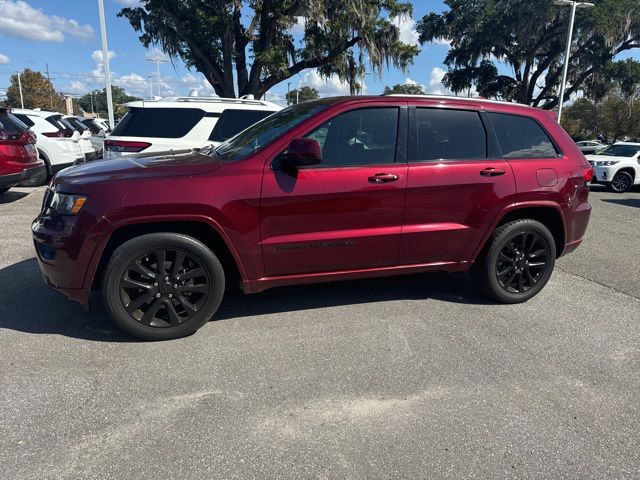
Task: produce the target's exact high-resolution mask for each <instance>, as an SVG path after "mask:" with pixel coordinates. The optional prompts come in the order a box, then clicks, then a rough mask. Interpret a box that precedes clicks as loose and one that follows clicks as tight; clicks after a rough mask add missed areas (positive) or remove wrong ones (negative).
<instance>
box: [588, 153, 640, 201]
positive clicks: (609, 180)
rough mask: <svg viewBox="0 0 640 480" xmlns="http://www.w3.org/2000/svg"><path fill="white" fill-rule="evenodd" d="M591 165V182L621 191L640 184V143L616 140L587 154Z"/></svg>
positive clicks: (614, 190)
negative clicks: (595, 151) (601, 148)
mask: <svg viewBox="0 0 640 480" xmlns="http://www.w3.org/2000/svg"><path fill="white" fill-rule="evenodd" d="M587 160H588V161H589V163H590V164H591V166H592V167H593V183H602V184H605V185H606V186H607V187H609V190H611V191H613V192H618V193H623V192H627V191H629V190H631V188H632V187H633V186H634V185H639V184H640V143H631V142H618V143H614V144H613V145H610V146H608V147H607V148H605V149H603V150H600V151H598V152H597V153H595V154H593V155H587Z"/></svg>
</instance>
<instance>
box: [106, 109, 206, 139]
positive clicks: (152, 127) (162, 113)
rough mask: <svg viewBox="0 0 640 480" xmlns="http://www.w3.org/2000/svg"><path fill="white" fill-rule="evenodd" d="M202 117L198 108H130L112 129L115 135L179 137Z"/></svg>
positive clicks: (202, 114)
mask: <svg viewBox="0 0 640 480" xmlns="http://www.w3.org/2000/svg"><path fill="white" fill-rule="evenodd" d="M202 117H204V110H200V109H199V108H132V109H131V110H129V112H128V113H127V114H126V115H125V116H124V118H123V119H122V120H121V121H120V123H118V125H117V126H116V128H115V129H114V130H113V136H116V137H159V138H181V137H184V136H185V135H186V134H187V133H189V132H190V131H191V129H192V128H193V127H195V126H196V124H197V123H198V122H199V121H200V119H201V118H202Z"/></svg>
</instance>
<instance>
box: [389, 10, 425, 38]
mask: <svg viewBox="0 0 640 480" xmlns="http://www.w3.org/2000/svg"><path fill="white" fill-rule="evenodd" d="M391 22H392V23H393V24H394V25H395V26H396V27H398V29H399V30H400V41H401V42H402V43H406V44H407V45H418V44H419V43H420V42H419V41H418V39H419V38H420V35H419V34H418V32H417V31H416V21H415V20H414V19H413V18H411V16H409V15H402V16H399V17H392V18H391Z"/></svg>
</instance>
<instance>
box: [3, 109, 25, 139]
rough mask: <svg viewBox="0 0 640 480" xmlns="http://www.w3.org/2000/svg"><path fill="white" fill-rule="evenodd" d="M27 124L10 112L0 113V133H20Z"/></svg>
mask: <svg viewBox="0 0 640 480" xmlns="http://www.w3.org/2000/svg"><path fill="white" fill-rule="evenodd" d="M26 129H27V126H26V125H24V123H22V122H21V121H20V119H18V118H16V117H14V116H13V115H12V114H10V113H0V133H3V134H5V135H21V134H22V133H23V132H24V131H25V130H26Z"/></svg>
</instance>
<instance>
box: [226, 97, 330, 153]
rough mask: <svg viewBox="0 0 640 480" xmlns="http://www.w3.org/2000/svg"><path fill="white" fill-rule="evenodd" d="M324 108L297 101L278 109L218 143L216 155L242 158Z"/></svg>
mask: <svg viewBox="0 0 640 480" xmlns="http://www.w3.org/2000/svg"><path fill="white" fill-rule="evenodd" d="M325 108H327V107H326V105H318V104H316V103H299V104H297V105H293V106H291V107H289V108H285V109H284V110H280V111H279V112H277V113H274V114H273V115H270V116H269V117H267V118H265V119H264V120H261V121H259V122H258V123H256V124H254V125H253V126H251V127H249V128H247V129H246V130H243V131H242V132H240V133H239V134H238V135H236V136H235V137H232V138H230V139H229V140H227V141H226V142H224V143H222V144H220V146H219V147H218V148H216V149H215V153H216V156H218V157H221V158H224V159H227V160H242V159H243V158H246V157H248V156H249V155H251V154H253V153H255V152H257V151H258V150H260V149H261V148H263V147H266V146H267V145H268V144H269V143H271V142H272V141H274V140H275V139H276V138H278V137H280V136H281V135H282V134H283V133H286V132H288V131H289V130H291V129H292V128H293V127H295V126H296V125H299V124H300V123H302V122H303V121H304V120H306V119H307V118H309V117H311V116H313V115H315V114H316V113H318V112H320V111H321V110H324V109H325Z"/></svg>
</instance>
